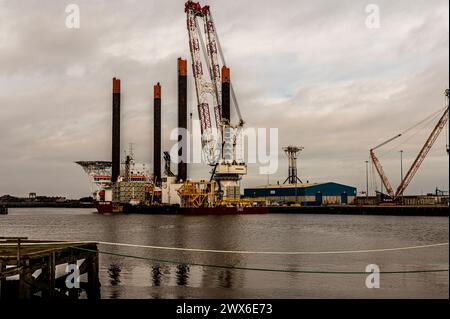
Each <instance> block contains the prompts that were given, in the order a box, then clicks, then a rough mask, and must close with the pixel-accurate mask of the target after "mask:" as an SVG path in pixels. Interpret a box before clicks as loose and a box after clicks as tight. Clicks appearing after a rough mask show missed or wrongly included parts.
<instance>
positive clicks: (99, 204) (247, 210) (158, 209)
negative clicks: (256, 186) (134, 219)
mask: <svg viewBox="0 0 450 319" xmlns="http://www.w3.org/2000/svg"><path fill="white" fill-rule="evenodd" d="M94 204H95V208H96V209H97V211H98V212H99V213H100V214H111V213H113V212H114V213H116V212H121V213H125V214H148V215H152V214H155V215H158V214H168V215H171V214H174V215H239V214H267V213H269V208H268V207H200V208H188V207H179V206H177V205H158V206H146V205H131V204H123V205H118V206H120V207H113V206H114V205H113V204H112V202H105V201H95V202H94Z"/></svg>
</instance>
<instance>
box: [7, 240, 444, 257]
mask: <svg viewBox="0 0 450 319" xmlns="http://www.w3.org/2000/svg"><path fill="white" fill-rule="evenodd" d="M94 243H97V244H100V245H108V246H120V247H134V248H147V249H159V250H175V251H190V252H201V253H224V254H259V255H329V254H358V253H377V252H387V251H401V250H411V249H423V248H431V247H439V246H446V245H448V244H449V243H448V242H446V243H437V244H429V245H418V246H407V247H397V248H380V249H364V250H336V251H251V250H218V249H200V248H183V247H168V246H151V245H138V244H125V243H112V242H104V241H97V242H95V241H78V242H60V244H62V245H72V244H75V245H76V244H94ZM55 244H57V243H56V242H47V243H44V242H42V243H27V242H23V243H21V247H26V246H40V245H55ZM2 245H6V246H17V243H7V244H2Z"/></svg>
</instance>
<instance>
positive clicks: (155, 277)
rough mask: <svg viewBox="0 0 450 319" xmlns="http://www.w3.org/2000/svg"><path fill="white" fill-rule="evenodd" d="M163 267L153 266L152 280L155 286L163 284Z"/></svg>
mask: <svg viewBox="0 0 450 319" xmlns="http://www.w3.org/2000/svg"><path fill="white" fill-rule="evenodd" d="M161 277H162V272H161V267H160V266H152V282H153V286H155V287H159V286H160V285H161Z"/></svg>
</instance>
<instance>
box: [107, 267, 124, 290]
mask: <svg viewBox="0 0 450 319" xmlns="http://www.w3.org/2000/svg"><path fill="white" fill-rule="evenodd" d="M121 271H122V270H121V269H120V266H119V265H116V264H111V265H109V269H108V275H109V278H110V279H111V280H110V281H109V282H110V283H111V286H117V285H118V284H119V283H120V272H121Z"/></svg>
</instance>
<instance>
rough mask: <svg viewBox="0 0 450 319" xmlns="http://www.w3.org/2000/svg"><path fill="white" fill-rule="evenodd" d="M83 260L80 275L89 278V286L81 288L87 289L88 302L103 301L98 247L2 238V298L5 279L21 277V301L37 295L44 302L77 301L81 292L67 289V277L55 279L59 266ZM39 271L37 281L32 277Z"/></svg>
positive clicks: (92, 244)
mask: <svg viewBox="0 0 450 319" xmlns="http://www.w3.org/2000/svg"><path fill="white" fill-rule="evenodd" d="M52 246H53V247H52ZM81 260H82V261H83V262H82V263H81V265H80V267H79V269H78V271H79V275H80V276H81V275H83V274H85V273H87V275H88V282H87V283H82V285H81V287H84V288H85V289H86V292H87V294H88V298H100V280H99V276H98V271H99V265H98V249H97V243H95V242H61V241H42V240H41V241H33V240H29V239H27V238H0V298H1V299H3V297H4V296H5V294H6V291H5V289H4V286H5V285H4V284H3V283H4V282H5V279H6V277H11V276H15V275H19V280H18V288H19V289H18V292H19V293H18V298H20V299H28V298H31V296H32V295H33V294H35V293H36V292H41V294H42V297H43V298H72V299H76V298H78V297H79V295H80V294H79V293H80V289H77V288H71V289H69V287H67V285H66V279H67V277H68V274H66V275H63V276H61V277H59V278H56V266H57V265H64V264H77V263H78V261H81ZM7 266H8V268H7ZM38 270H41V273H40V274H39V276H37V277H36V278H35V277H34V276H33V274H34V273H35V272H36V271H38Z"/></svg>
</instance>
